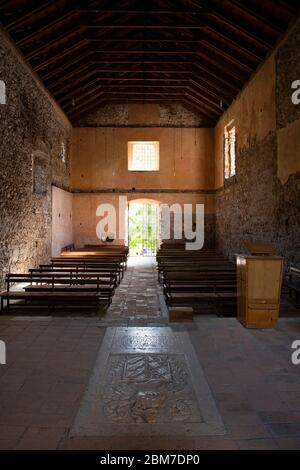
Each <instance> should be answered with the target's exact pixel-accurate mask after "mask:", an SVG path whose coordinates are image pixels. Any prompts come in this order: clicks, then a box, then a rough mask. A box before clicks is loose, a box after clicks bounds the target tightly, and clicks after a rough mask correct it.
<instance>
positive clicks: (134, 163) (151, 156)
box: [128, 142, 159, 171]
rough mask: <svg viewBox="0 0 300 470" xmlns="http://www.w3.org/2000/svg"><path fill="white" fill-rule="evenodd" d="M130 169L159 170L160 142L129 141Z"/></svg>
mask: <svg viewBox="0 0 300 470" xmlns="http://www.w3.org/2000/svg"><path fill="white" fill-rule="evenodd" d="M128 170H129V171H158V170H159V142H128Z"/></svg>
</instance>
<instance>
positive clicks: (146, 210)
mask: <svg viewBox="0 0 300 470" xmlns="http://www.w3.org/2000/svg"><path fill="white" fill-rule="evenodd" d="M157 239H158V204H157V203H153V202H139V201H132V202H130V203H129V211H128V243H129V254H130V255H131V256H155V254H156V249H157Z"/></svg>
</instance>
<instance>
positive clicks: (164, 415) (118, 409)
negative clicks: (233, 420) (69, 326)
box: [71, 327, 226, 437]
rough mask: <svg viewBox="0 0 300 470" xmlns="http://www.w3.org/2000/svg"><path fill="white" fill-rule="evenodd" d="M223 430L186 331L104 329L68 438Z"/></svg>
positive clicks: (199, 433)
mask: <svg viewBox="0 0 300 470" xmlns="http://www.w3.org/2000/svg"><path fill="white" fill-rule="evenodd" d="M225 432H226V431H225V428H224V425H223V422H222V419H221V417H220V415H219V413H218V411H217V408H216V405H215V401H214V399H213V396H212V393H211V390H210V388H209V386H208V384H207V382H206V379H205V376H204V373H203V371H202V368H201V366H200V364H199V362H198V360H197V357H196V355H195V352H194V349H193V347H192V345H191V343H190V341H189V338H188V334H187V333H186V332H182V331H180V332H174V331H172V330H171V328H169V327H165V328H163V327H161V328H108V330H107V332H106V335H105V338H104V340H103V343H102V346H101V349H100V352H99V355H98V358H97V360H96V364H95V367H94V371H93V374H92V377H91V380H90V383H89V386H88V389H87V391H86V394H85V396H84V398H83V401H82V404H81V407H80V409H79V412H78V414H77V417H76V419H75V423H74V426H73V428H72V430H71V436H74V437H75V436H114V435H119V436H122V435H127V436H130V435H134V436H138V435H141V434H142V435H144V436H145V435H146V436H147V435H149V436H150V435H153V436H157V435H185V436H198V435H220V434H224V433H225Z"/></svg>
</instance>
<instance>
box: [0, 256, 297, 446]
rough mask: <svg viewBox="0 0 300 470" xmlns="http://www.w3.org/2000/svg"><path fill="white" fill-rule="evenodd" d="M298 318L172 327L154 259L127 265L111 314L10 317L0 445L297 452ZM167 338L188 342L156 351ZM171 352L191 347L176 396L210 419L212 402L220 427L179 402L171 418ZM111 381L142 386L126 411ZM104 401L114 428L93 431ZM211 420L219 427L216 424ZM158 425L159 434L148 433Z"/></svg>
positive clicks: (4, 329)
mask: <svg viewBox="0 0 300 470" xmlns="http://www.w3.org/2000/svg"><path fill="white" fill-rule="evenodd" d="M118 312H119V314H118ZM145 312H146V313H145ZM299 313H300V312H299V311H298V312H296V313H295V315H294V316H293V317H289V318H281V319H280V320H279V323H278V326H277V328H276V329H270V330H247V329H245V328H244V327H243V326H242V325H240V324H239V323H238V322H237V320H236V319H234V318H217V317H215V316H200V315H199V316H197V317H195V321H194V323H192V324H186V325H183V324H172V325H170V324H168V320H167V316H166V307H165V305H164V303H163V301H162V296H161V291H160V288H159V287H158V286H157V282H156V272H155V267H154V264H153V261H152V260H149V259H148V260H144V261H138V262H137V260H130V267H129V268H128V271H127V273H126V275H125V278H124V280H123V282H122V284H121V286H120V288H119V289H118V292H117V293H116V296H115V298H114V302H113V304H112V306H111V307H110V309H109V311H108V312H107V314H106V315H105V317H103V318H100V319H99V318H98V317H94V318H93V317H89V318H84V317H76V318H69V317H64V318H58V317H20V316H19V317H8V316H2V317H1V318H0V340H3V341H5V342H6V345H7V365H0V448H1V449H56V448H59V449H280V448H281V449H300V365H298V366H296V365H293V364H292V362H291V354H292V349H291V344H292V342H293V341H294V340H296V339H298V340H300V315H299ZM120 331H121V332H122V334H123V336H124V338H125V339H124V341H125V342H126V341H127V342H128V341H129V340H128V338H131V343H130V344H131V346H130V348H133V349H129V350H127V349H128V347H127V346H126V347H125V346H124V345H123V346H124V350H119V349H118V350H116V351H114V350H113V349H111V354H112V356H111V359H109V360H108V357H109V356H108V355H107V356H105V355H104V353H105V351H110V349H109V348H107V347H106V343H107V341H108V338H109V337H110V335H112V332H113V334H117V333H118V332H120ZM124 332H125V333H124ZM139 332H143V335H144V337H146V338H148V339H147V341H148V343H147V347H149V348H150V349H149V350H148V349H147V350H146V349H145V347H146V346H143V347H141V345H139V344H140V343H137V345H135V342H136V338H137V337H138V336H139ZM168 335H169V337H172V336H174V337H183V338H184V342H183V343H182V345H181V346H178V347H177V349H176V348H175V350H174V349H172V350H171V349H170V347H169V346H167V347H166V348H165V350H163V349H162V347H163V341H161V340H159V341H158V340H156V343H155V342H154V343H153V346H151V344H152V343H151V337H152V336H153V337H155V338H160V337H161V336H168ZM149 338H150V339H149ZM124 341H123V342H124ZM149 341H150V343H149ZM149 344H150V346H149ZM126 348H127V349H126ZM177 350H178V351H177ZM103 351H104V352H103ZM121 353H122V354H121ZM145 353H147V354H148V356H147V358H146V355H145ZM175 353H176V354H178V355H180V354H182V353H184V354H183V355H184V357H185V360H186V363H185V365H184V373H183V377H184V380H183V381H182V382H181V388H180V389H178V390H177V391H176V393H177V392H178V391H179V392H178V393H181V394H182V393H183V394H184V397H187V396H188V397H192V399H191V398H189V400H190V401H187V403H188V407H190V408H188V407H187V408H188V409H190V410H193V409H194V408H193V407H196V405H197V406H198V405H199V408H197V409H198V410H199V413H200V415H201V413H203V415H204V421H205V420H207V421H209V419H210V418H209V417H208V416H207V417H206V416H205V411H207V409H208V408H209V406H213V409H215V412H216V414H215V416H216V417H217V418H216V419H217V423H219V421H218V420H219V418H220V419H221V421H222V426H223V431H222V428H221V427H218V426H215V427H213V428H211V427H209V429H210V432H207V433H206V434H201V429H200V428H199V429H200V430H197V429H198V428H197V426H194V427H191V426H190V423H191V419H190V418H189V419H186V418H185V416H187V413H186V412H185V411H184V408H181V409H180V408H178V406H177V405H176V406H177V407H175V408H174V406H173V408H172V410H173V411H172V416H171V415H170V409H171V408H167V404H168V403H169V401H170V403H172V400H173V398H172V399H171V400H170V396H171V395H170V393H171V392H172V393H173V391H172V390H171V389H170V388H169V387H170V383H171V382H172V380H173V382H174V383H176V384H177V380H176V374H175V373H174V370H175V369H174V360H173V359H174V357H173V356H174V354H175ZM121 356H122V357H121ZM153 356H155V357H153ZM162 356H164V357H162ZM166 357H167V359H168V360H167V361H166V360H165V359H166ZM176 357H177V356H176ZM191 357H192V359H190V358H191ZM112 360H113V361H117V362H116V363H115V362H114V363H113V362H110V361H112ZM125 363H126V366H125ZM118 364H119V367H121V369H120V370H121V372H120V373H119V374H116V377H117V379H109V380H108V379H106V378H105V377H109V376H108V375H107V374H108V372H109V369H111V370H115V367H116V366H117V365H118ZM181 364H182V362H181ZM107 365H109V366H110V367H107ZM101 371H102V372H103V374H104V375H102V377H103V378H102V379H101ZM105 371H106V372H105ZM104 372H105V373H104ZM176 373H177V372H176ZM199 374H200V375H199ZM199 376H201V377H202V381H200V382H199V380H198V379H199ZM120 377H121V378H122V380H121V382H120V380H119V379H120ZM145 377H146V380H145ZM124 378H125V379H126V380H125V382H124V380H123V379H124ZM171 378H172V380H171ZM116 380H117V381H116ZM128 380H129V382H128ZM162 381H163V383H164V384H165V385H164V386H165V387H167V390H168V394H169V395H167V397H168V400H167V401H164V402H162V401H161V395H159V393H158V392H159V391H160V390H161V388H160V387H161V386H162ZM97 384H98V385H99V387H98V388H97V387H96V388H93V387H94V386H95V385H96V386H97ZM105 384H108V385H109V386H112V385H113V387H114V388H115V389H116V390H117V391H118V387H119V386H120V384H121V385H122V387H124V386H125V387H126V389H124V388H122V389H121V392H123V391H124V390H125V392H126V391H128V390H129V389H130V390H132V387H134V390H135V393H136V392H138V395H137V396H138V400H136V401H134V403H133V402H132V400H131V398H130V397H129V398H130V400H128V402H130V403H131V404H130V406H129V405H128V402H127V403H125V404H124V409H122V407H120V406H119V402H118V401H117V403H118V406H119V408H118V407H117V408H116V407H111V404H110V403H109V400H108V401H106V402H105V403H106V404H105V403H104V401H101V397H102V396H103V393H102V392H103V391H104V392H105V391H106V392H105V393H107V390H108V388H107V386H106V385H105ZM140 384H142V388H141V387H140ZM149 384H150V385H149ZM182 384H183V386H182ZM203 384H204V385H203ZM154 386H155V387H157V390H156V389H155V388H153V387H154ZM145 387H146V388H145ZM91 392H95V393H94V395H95V397H96V400H94V401H93V402H92V405H91V406H92V407H94V408H92V410H93V409H95V410H97V409H98V411H97V412H95V413H90V410H89V409H88V408H85V404H86V403H87V402H88V398H89V396H90V394H91ZM98 392H99V394H98ZM126 393H127V392H126ZM97 394H98V395H97ZM120 396H121V397H123V395H122V393H121V394H120ZM97 397H98V398H99V399H98V398H97ZM203 397H204V398H203ZM205 397H208V402H207V403H208V405H207V406H205V405H204V403H205V401H204V400H205ZM184 400H186V398H184ZM173 401H174V400H173ZM107 403H108V405H109V407H110V410H112V411H113V419H114V425H113V427H112V428H111V429H109V426H107V430H106V431H105V432H98V434H97V435H93V432H92V433H90V432H89V431H88V430H89V429H90V424H91V423H94V424H96V425H97V423H99V422H101V421H97V413H99V410H100V411H101V413H102V410H103V409H104V407H105V406H107ZM114 403H115V402H114ZM145 403H146V405H145ZM162 403H164V405H163V406H162ZM149 404H150V405H149ZM116 409H118V420H119V421H118V420H116V419H115V416H116ZM195 409H196V408H195ZM132 410H133V411H134V413H132ZM141 410H142V411H141ZM145 410H146V414H145ZM160 410H164V411H163V413H162V412H161V411H160ZM174 410H175V411H174ZM128 411H130V412H131V414H130V415H129V414H128ZM101 413H100V415H101V419H103V416H104V414H103V413H102V414H101ZM190 414H191V412H190ZM106 415H107V414H106ZM196 415H197V413H196V414H195V416H196ZM124 416H125V417H124ZM128 416H129V418H130V424H131V427H132V428H133V429H135V428H136V430H135V431H134V432H133V434H131V436H128V435H126V432H124V425H125V426H127V425H128V419H129V418H128ZM170 416H171V418H170ZM197 416H198V415H197ZM201 416H202V415H201ZM105 419H107V418H105ZM132 420H133V421H132ZM174 420H175V422H174ZM176 420H177V423H178V424H176ZM197 420H198V421H197ZM197 422H198V423H199V422H201V419H200V418H199V417H196V419H195V420H194V424H197ZM82 423H84V426H85V430H84V431H83V432H82V430H80V429H79V428H80V424H82ZM186 423H188V426H183V427H181V425H182V424H184V425H186ZM211 423H212V425H213V426H214V423H215V421H214V420H212V421H211ZM78 426H79V427H78ZM118 426H120V428H119V427H118ZM150 427H151V430H154V432H149V431H150ZM154 428H155V429H154ZM78 430H79V431H78ZM174 430H175V431H174ZM176 430H177V431H178V430H180V431H179V433H178V432H177V431H176Z"/></svg>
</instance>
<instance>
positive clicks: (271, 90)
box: [215, 23, 300, 267]
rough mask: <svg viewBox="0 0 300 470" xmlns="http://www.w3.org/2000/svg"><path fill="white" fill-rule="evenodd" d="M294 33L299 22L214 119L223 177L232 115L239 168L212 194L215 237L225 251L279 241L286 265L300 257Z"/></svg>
mask: <svg viewBox="0 0 300 470" xmlns="http://www.w3.org/2000/svg"><path fill="white" fill-rule="evenodd" d="M299 34H300V23H298V25H297V26H296V27H295V28H294V29H293V30H292V31H291V33H290V35H289V36H288V37H287V39H286V40H285V41H284V42H283V43H282V44H281V45H280V46H279V47H278V49H277V51H276V52H275V53H274V54H273V55H272V56H271V57H270V58H269V59H268V61H267V63H266V64H265V65H264V66H263V67H262V69H261V70H259V72H258V73H257V74H256V76H255V77H254V78H253V79H252V81H251V82H250V83H249V85H248V86H247V87H246V88H245V89H244V90H243V92H242V93H241V95H240V96H239V97H238V99H237V100H236V101H235V102H234V103H233V104H232V106H231V108H229V110H228V111H227V112H226V113H225V115H223V117H222V118H221V120H220V122H219V123H218V125H217V127H216V131H215V147H216V180H217V181H218V182H220V175H221V174H222V178H223V129H224V126H225V125H226V124H227V123H228V122H230V121H231V120H232V119H234V121H235V123H236V132H237V148H236V175H235V177H233V178H231V179H230V180H227V181H225V183H224V178H223V181H222V186H220V187H218V191H217V199H216V239H217V244H218V246H219V248H220V250H221V251H222V252H224V253H225V254H226V255H229V256H230V257H234V254H235V253H237V252H241V251H242V252H244V251H245V247H244V240H246V239H252V240H265V241H271V242H273V243H274V244H275V245H276V247H277V250H278V252H279V253H280V254H281V255H283V256H284V258H285V266H286V267H288V266H289V265H290V264H295V265H300V145H299V134H300V119H299V117H300V105H298V106H295V105H294V104H293V103H292V101H291V94H292V90H291V83H292V81H294V80H296V79H300V65H299V64H300V50H299V47H298V46H299ZM272 70H274V73H272ZM266 76H268V80H266V79H265V78H266ZM262 94H263V97H262V98H261V99H260V100H258V99H257V97H259V96H261V95H262ZM262 116H263V118H262ZM248 117H251V119H249V120H248ZM251 122H255V128H253V124H251ZM218 186H219V185H218Z"/></svg>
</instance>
